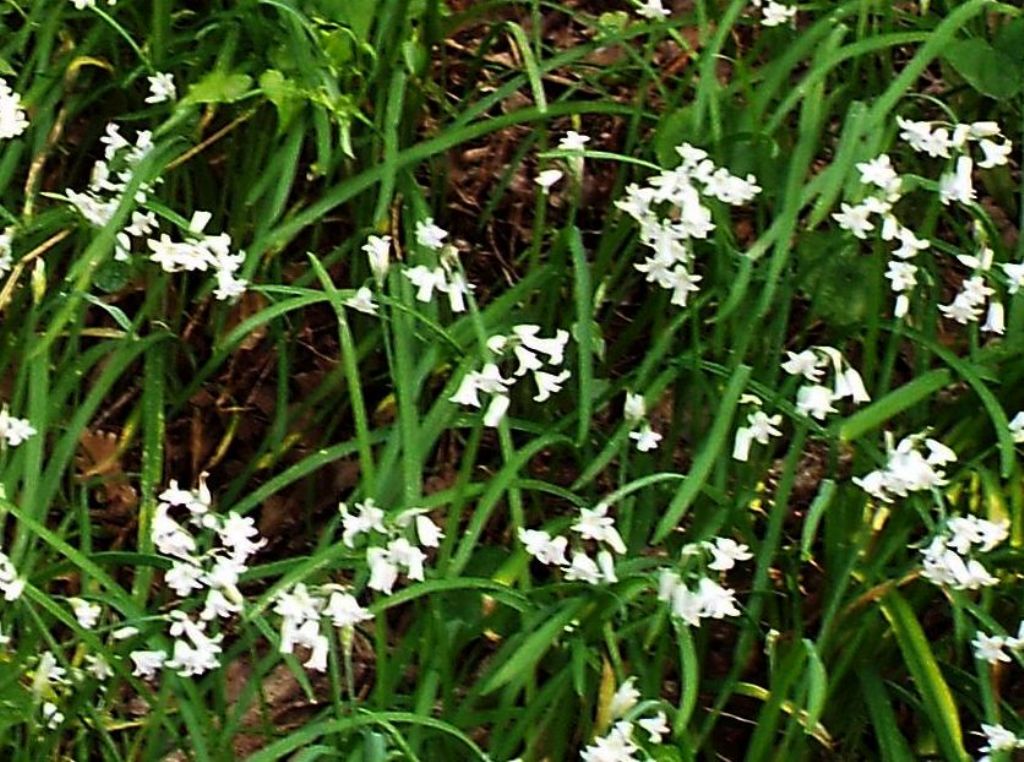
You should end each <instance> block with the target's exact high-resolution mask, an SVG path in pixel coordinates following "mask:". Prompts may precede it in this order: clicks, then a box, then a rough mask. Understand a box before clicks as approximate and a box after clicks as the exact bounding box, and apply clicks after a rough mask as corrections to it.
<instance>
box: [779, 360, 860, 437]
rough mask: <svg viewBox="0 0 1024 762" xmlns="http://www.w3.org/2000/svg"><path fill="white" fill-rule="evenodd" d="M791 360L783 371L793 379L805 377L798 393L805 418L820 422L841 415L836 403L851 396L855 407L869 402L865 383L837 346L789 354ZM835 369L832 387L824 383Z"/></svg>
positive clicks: (801, 410) (787, 361) (799, 405)
mask: <svg viewBox="0 0 1024 762" xmlns="http://www.w3.org/2000/svg"><path fill="white" fill-rule="evenodd" d="M786 356H787V358H788V359H787V360H786V361H785V362H784V363H782V369H783V370H784V371H786V373H788V374H790V375H791V376H803V377H804V378H805V379H806V380H807V381H810V383H809V384H804V385H803V386H801V387H800V388H799V389H797V392H796V407H797V410H798V411H800V413H801V414H803V415H808V416H811V417H812V418H816V419H818V420H819V421H823V420H825V417H826V416H827V415H828V414H829V413H835V412H838V411H837V410H836V408H834V407H833V406H832V403H833V402H837V401H839V400H841V399H845V398H846V397H849V398H850V399H851V400H852V401H853V402H854V403H855V404H860V403H862V402H869V401H870V400H871V397H870V396H868V393H867V390H866V389H865V388H864V381H863V380H862V379H861V377H860V373H858V372H857V371H856V370H855V369H854V368H853V366H852V365H850V363H849V362H847V360H846V359H845V358H844V357H843V354H842V353H841V352H840V351H839V350H838V349H835V348H834V347H826V346H815V347H811V348H810V349H805V350H804V351H802V352H786ZM829 366H831V369H832V386H831V387H829V386H825V385H824V384H822V383H821V381H822V379H823V377H824V375H825V372H826V370H827V369H828V368H829Z"/></svg>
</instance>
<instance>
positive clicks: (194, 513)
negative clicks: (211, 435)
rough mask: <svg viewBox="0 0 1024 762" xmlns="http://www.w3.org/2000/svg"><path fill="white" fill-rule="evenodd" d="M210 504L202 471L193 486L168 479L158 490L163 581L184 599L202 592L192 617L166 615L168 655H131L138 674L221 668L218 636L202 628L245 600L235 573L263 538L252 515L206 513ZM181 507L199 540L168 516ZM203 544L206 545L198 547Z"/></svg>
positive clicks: (156, 527)
mask: <svg viewBox="0 0 1024 762" xmlns="http://www.w3.org/2000/svg"><path fill="white" fill-rule="evenodd" d="M211 503H212V499H211V495H210V490H209V489H208V488H207V486H206V475H205V474H203V475H202V476H201V477H200V480H199V487H198V489H194V490H185V489H181V488H180V487H179V486H178V483H177V482H176V481H174V480H171V482H170V483H169V486H168V488H167V489H166V490H164V492H162V493H161V494H160V502H159V503H158V504H157V507H156V511H155V513H154V516H153V526H152V528H151V536H152V538H153V545H154V546H155V547H156V549H157V551H159V552H160V553H161V554H163V555H165V556H169V557H170V558H172V559H173V563H172V564H171V568H170V569H169V570H168V571H167V573H166V575H165V576H164V581H165V582H166V583H167V586H168V587H170V588H171V589H172V590H174V592H175V593H177V594H178V595H179V596H180V597H182V598H184V599H187V598H188V597H189V596H191V595H192V594H193V592H202V591H204V590H205V591H206V593H205V598H204V601H203V608H202V610H201V611H200V613H199V616H198V619H197V620H193V619H192V618H191V617H190V616H189V615H188V614H187V613H186V612H185V611H183V610H181V609H177V610H174V611H172V612H171V613H170V617H169V618H170V622H171V625H170V628H169V634H170V636H171V637H172V638H173V639H174V645H173V649H172V653H171V654H170V655H168V654H166V653H164V652H163V651H135V652H133V653H132V654H131V659H132V661H133V662H134V663H135V673H136V674H137V675H141V676H144V677H151V676H153V675H154V674H155V673H156V670H157V669H159V668H160V667H167V668H169V669H173V670H175V671H176V672H177V673H178V674H179V675H181V676H183V677H191V676H194V675H202V674H204V673H205V672H208V671H210V670H213V669H216V668H217V667H218V666H220V660H219V658H218V657H219V654H220V652H221V647H220V642H221V640H222V637H223V636H222V635H221V634H217V635H212V636H211V635H209V634H207V631H206V628H207V626H208V625H209V624H210V623H212V622H215V621H217V620H218V619H228V618H230V617H232V616H234V615H235V614H237V613H239V612H240V611H241V610H242V603H243V601H244V598H243V596H242V594H241V592H240V591H239V590H238V579H239V576H240V575H241V574H242V573H243V572H244V571H245V570H246V569H247V568H248V562H249V558H250V557H251V556H252V555H253V554H254V553H255V552H256V551H257V550H259V549H260V548H261V547H263V545H265V544H266V540H264V539H260V538H259V532H258V530H257V529H256V526H255V522H254V521H253V520H252V518H250V517H247V516H240V515H239V514H237V513H235V512H233V511H232V512H231V513H229V514H228V515H227V516H221V515H218V514H215V513H211V512H210V506H211ZM181 509H184V513H185V514H186V516H187V518H186V523H187V525H189V526H191V527H192V528H193V529H195V530H200V531H202V532H203V534H202V535H201V536H200V537H199V538H197V537H196V535H194V534H193V532H192V531H191V530H190V529H189V528H188V526H185V525H183V524H182V523H180V522H179V521H178V520H177V519H175V518H174V517H173V516H172V515H171V513H172V512H177V511H180V510H181ZM202 546H205V547H206V549H205V550H202V549H201V547H202ZM182 603H184V601H183V602H182ZM180 605H181V604H179V606H180ZM168 656H169V658H168Z"/></svg>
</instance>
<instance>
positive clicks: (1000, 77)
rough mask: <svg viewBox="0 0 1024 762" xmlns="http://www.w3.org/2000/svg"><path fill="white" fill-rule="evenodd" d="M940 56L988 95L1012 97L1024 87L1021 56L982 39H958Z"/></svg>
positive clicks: (979, 90)
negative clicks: (1013, 54) (1011, 54)
mask: <svg viewBox="0 0 1024 762" xmlns="http://www.w3.org/2000/svg"><path fill="white" fill-rule="evenodd" d="M942 57H943V59H944V60H945V61H946V62H947V63H948V64H949V65H950V66H952V67H953V69H954V70H955V71H956V73H957V74H959V75H960V76H961V77H963V78H964V79H965V80H967V83H968V84H969V85H970V86H971V87H973V88H974V89H975V90H977V91H978V92H979V93H982V94H983V95H987V96H989V97H990V98H996V99H999V100H1001V99H1004V98H1012V97H1013V96H1014V95H1016V94H1017V93H1019V92H1020V90H1021V87H1022V86H1024V81H1022V74H1024V68H1022V65H1021V61H1020V58H1019V57H1016V58H1015V57H1013V56H1010V55H1008V54H1007V53H1004V52H1003V51H1002V50H997V49H996V48H994V47H992V46H991V45H989V44H988V43H987V42H985V41H984V40H981V39H978V38H973V39H970V40H958V41H956V42H954V43H952V44H951V45H949V46H948V47H947V48H946V52H945V53H944V54H943V56H942Z"/></svg>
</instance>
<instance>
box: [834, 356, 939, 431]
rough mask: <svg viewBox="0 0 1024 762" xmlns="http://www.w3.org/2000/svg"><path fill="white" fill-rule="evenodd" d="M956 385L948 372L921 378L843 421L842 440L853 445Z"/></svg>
mask: <svg viewBox="0 0 1024 762" xmlns="http://www.w3.org/2000/svg"><path fill="white" fill-rule="evenodd" d="M952 381H953V374H952V373H950V372H949V371H948V370H946V369H945V368H939V369H937V370H933V371H929V372H928V373H925V374H923V375H921V376H918V377H917V378H915V379H914V380H913V381H911V382H909V383H907V384H904V385H903V386H901V387H900V388H899V389H894V390H893V391H891V392H889V393H888V394H886V395H885V396H884V397H882V398H881V399H878V400H876V401H875V402H872V403H871V404H870V405H868V406H867V407H866V408H864V409H862V410H858V411H857V412H856V413H854V414H853V415H851V416H849V417H848V418H846V419H844V420H843V421H841V422H840V423H839V424H838V430H839V437H840V438H841V439H842V440H843V441H845V442H853V441H854V440H857V439H859V438H860V437H862V436H864V435H865V434H867V433H868V432H869V431H873V430H874V429H877V428H878V427H879V426H881V425H883V424H884V423H886V422H887V421H889V420H890V419H892V418H893V417H895V416H896V415H898V414H899V413H902V412H903V411H904V410H907V409H908V408H911V407H913V406H914V405H916V404H917V403H918V402H921V401H922V400H926V399H928V398H929V397H931V396H932V395H933V394H934V393H935V392H937V391H939V389H943V388H945V387H946V386H949V384H951V383H952Z"/></svg>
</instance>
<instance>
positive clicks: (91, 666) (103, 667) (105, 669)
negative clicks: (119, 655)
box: [85, 654, 114, 682]
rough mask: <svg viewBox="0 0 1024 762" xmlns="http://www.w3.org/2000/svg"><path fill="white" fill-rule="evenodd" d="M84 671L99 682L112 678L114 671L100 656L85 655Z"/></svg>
mask: <svg viewBox="0 0 1024 762" xmlns="http://www.w3.org/2000/svg"><path fill="white" fill-rule="evenodd" d="M85 671H86V672H88V673H89V674H90V675H92V676H93V677H94V678H96V679H97V680H99V681H100V682H103V681H104V680H109V679H110V678H112V677H113V676H114V670H113V669H112V668H111V666H110V664H109V663H108V662H107V660H106V659H104V658H103V656H101V655H100V654H86V655H85Z"/></svg>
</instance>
